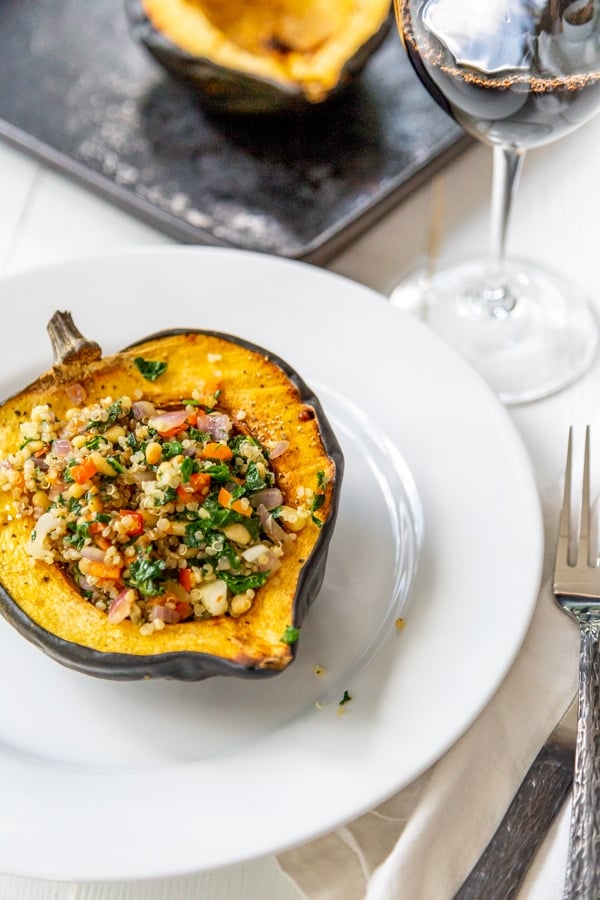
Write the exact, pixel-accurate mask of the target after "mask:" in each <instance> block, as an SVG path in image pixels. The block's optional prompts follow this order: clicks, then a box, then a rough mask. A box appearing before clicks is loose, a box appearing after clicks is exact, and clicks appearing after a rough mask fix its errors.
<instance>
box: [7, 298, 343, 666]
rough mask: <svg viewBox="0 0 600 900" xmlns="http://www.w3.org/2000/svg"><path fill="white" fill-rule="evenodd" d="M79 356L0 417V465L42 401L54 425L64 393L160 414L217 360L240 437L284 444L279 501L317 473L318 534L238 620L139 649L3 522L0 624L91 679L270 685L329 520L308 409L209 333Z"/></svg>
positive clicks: (296, 547)
mask: <svg viewBox="0 0 600 900" xmlns="http://www.w3.org/2000/svg"><path fill="white" fill-rule="evenodd" d="M58 315H62V314H58ZM89 347H90V345H89V342H86V344H85V346H84V348H83V350H77V351H75V353H74V355H73V356H72V357H71V358H70V359H68V360H67V361H66V362H63V363H60V362H59V363H58V364H56V365H55V366H54V367H53V369H51V370H50V371H49V372H47V373H45V374H44V375H42V376H40V378H39V379H38V380H37V381H36V382H34V383H33V384H32V385H29V386H28V387H27V388H25V389H24V390H23V391H22V392H20V393H19V394H18V395H17V396H16V397H13V398H11V399H9V400H7V401H5V402H4V403H3V404H2V406H0V456H2V457H4V456H6V455H7V454H8V452H10V449H12V448H13V447H14V438H15V434H16V433H18V424H19V420H20V419H21V417H22V416H23V415H24V414H25V413H26V412H27V411H28V410H30V409H31V407H32V406H33V405H35V404H37V403H40V402H46V401H47V400H48V399H49V398H51V400H50V402H52V404H53V408H55V410H56V411H57V413H58V414H59V415H60V413H61V411H62V406H64V407H65V408H66V407H67V406H68V405H70V404H69V402H68V400H67V399H66V398H65V397H64V394H65V391H64V388H65V387H66V386H68V385H69V384H73V383H78V384H82V385H83V386H84V387H85V388H86V390H88V400H87V401H86V402H91V401H92V400H94V399H99V398H100V397H101V396H105V395H106V394H107V393H112V394H113V395H118V394H119V393H120V394H125V393H127V392H128V391H130V390H133V389H135V387H137V388H141V389H142V390H143V391H144V396H145V397H146V398H148V399H150V400H155V401H156V402H161V401H162V402H164V403H165V404H166V403H168V400H169V398H171V399H172V400H174V399H175V398H178V399H179V400H180V399H181V396H182V395H183V396H189V395H190V387H191V386H192V384H193V383H196V382H197V380H198V378H199V377H201V376H202V374H203V373H204V374H207V368H206V358H207V356H208V355H209V354H210V355H211V356H212V355H213V354H214V356H217V357H220V359H219V362H218V365H219V367H220V370H221V372H222V388H223V392H222V398H223V403H222V405H223V408H224V409H225V410H228V411H230V412H231V414H232V416H234V417H235V416H236V412H239V410H240V409H244V413H245V416H244V419H245V421H246V422H247V425H245V426H244V427H245V428H246V427H247V431H248V433H250V434H252V435H254V436H255V437H256V438H258V440H261V441H265V440H269V439H273V440H275V441H277V440H279V439H283V436H284V434H285V435H286V437H289V439H290V447H289V449H288V451H286V453H284V454H282V455H281V456H280V457H278V458H277V459H274V460H273V461H272V466H273V469H274V471H275V473H276V478H277V483H278V486H279V487H280V489H281V490H282V492H283V493H284V498H285V497H291V496H292V494H293V492H294V491H295V489H296V487H297V486H298V485H299V484H301V483H302V480H303V479H305V480H306V479H309V478H310V477H311V476H312V475H314V473H315V472H316V471H318V470H320V471H325V472H326V474H327V478H328V481H329V483H328V486H327V491H326V500H325V503H324V505H323V506H322V507H321V508H320V509H319V512H318V515H319V517H320V518H321V519H322V522H323V524H322V527H321V528H317V527H316V526H315V525H313V524H312V523H309V524H307V525H306V526H305V528H304V529H302V531H301V532H299V533H298V539H297V541H295V542H294V543H293V545H292V549H291V550H290V555H289V558H288V554H287V553H286V555H285V557H284V560H283V565H282V568H281V569H280V570H279V572H278V573H277V574H278V575H280V574H281V579H279V580H278V585H275V584H274V583H273V584H272V583H271V580H270V581H268V582H267V583H266V584H265V585H264V586H263V587H262V588H261V589H259V590H258V591H257V593H256V598H255V601H254V604H253V606H252V607H251V609H250V610H249V612H248V613H246V614H244V615H243V616H241V617H239V618H232V617H230V616H218V617H215V618H213V619H208V620H203V621H194V622H182V623H179V624H178V625H173V626H167V627H165V628H164V629H163V631H160V632H155V633H154V634H153V635H150V636H146V637H142V636H141V635H140V632H139V628H137V626H135V625H133V623H131V622H130V621H128V620H126V621H124V622H122V623H120V624H118V625H114V624H113V625H111V624H109V623H108V621H107V618H106V614H105V613H103V612H100V611H99V610H97V609H96V608H95V607H94V606H93V605H92V604H90V603H89V602H88V601H87V600H85V598H83V597H82V596H81V595H80V594H79V593H78V591H77V590H76V589H75V588H74V586H73V585H72V584H71V583H70V582H69V581H68V580H67V579H66V577H65V575H64V574H63V572H62V571H61V569H60V568H59V567H58V566H56V565H47V564H46V563H43V562H41V561H37V560H32V559H31V558H30V557H28V555H27V553H26V551H25V550H24V544H25V542H26V540H27V537H28V535H29V533H30V531H31V528H32V520H29V519H13V520H12V521H8V522H6V521H4V522H2V523H0V612H1V613H2V614H3V616H4V617H5V618H6V619H7V621H8V622H10V624H11V625H13V627H14V628H15V629H16V630H17V631H18V632H20V633H21V634H22V635H23V636H24V637H25V638H27V640H29V641H30V642H32V643H33V644H35V645H37V646H38V647H39V648H40V649H42V650H43V651H44V652H45V653H46V654H48V655H49V656H50V657H52V658H54V659H55V660H57V661H58V662H60V663H62V664H63V665H65V666H67V667H69V668H72V669H75V670H77V671H79V672H83V673H85V674H88V675H92V676H96V677H101V678H106V679H113V680H139V679H150V678H168V679H176V680H180V681H201V680H204V679H206V678H210V677H213V676H216V675H221V676H236V677H242V678H255V679H257V678H267V677H271V676H273V675H276V674H277V673H278V672H281V671H282V670H283V669H285V668H286V667H287V666H288V665H289V664H290V663H291V662H292V660H293V659H294V657H295V653H296V647H297V644H296V643H293V644H288V643H285V642H283V641H281V637H282V636H283V633H284V631H285V628H286V627H287V626H293V627H295V628H298V629H299V628H300V627H301V625H302V623H303V621H304V618H305V616H306V614H307V612H308V610H309V609H310V606H311V605H312V603H313V602H314V600H315V599H316V596H317V594H318V592H319V590H320V588H321V585H322V582H323V578H324V575H325V567H326V562H327V553H328V549H329V544H330V541H331V537H332V534H333V528H334V524H335V519H336V516H337V510H338V503H339V495H340V488H341V481H342V474H343V468H344V460H343V455H342V451H341V448H340V446H339V443H338V441H337V439H336V437H335V435H334V433H333V431H332V429H331V426H330V425H329V422H328V421H327V418H326V417H325V414H324V412H323V409H322V407H321V405H320V403H319V401H318V399H317V398H316V397H315V396H314V394H313V393H312V391H311V390H310V389H309V388H308V386H307V385H306V384H305V382H304V381H303V380H302V379H301V378H300V376H299V375H298V374H297V373H296V372H295V370H293V369H292V368H291V367H290V366H289V365H288V364H287V363H286V362H285V361H283V360H281V359H280V358H278V357H277V356H274V355H273V354H270V353H268V352H267V351H265V350H264V349H262V348H260V347H258V346H256V345H254V344H252V343H250V342H248V341H245V340H243V339H240V338H237V337H233V336H231V335H226V334H222V333H220V332H212V331H201V330H194V329H184V330H183V329H182V330H174V331H168V332H160V333H157V334H154V335H151V336H150V337H149V338H145V339H143V340H142V341H140V342H139V343H136V344H135V345H132V346H130V347H128V348H126V349H125V350H124V351H122V352H121V353H119V354H116V355H115V356H113V357H107V358H104V359H102V358H99V355H100V351H99V348H97V352H96V350H94V351H93V352H92V353H91V354H90V352H89ZM140 355H141V356H144V357H145V358H147V359H161V360H163V361H165V362H167V363H168V369H167V373H168V377H165V378H164V379H163V378H159V379H157V380H156V381H154V382H147V381H144V379H143V378H142V377H141V375H140V374H139V372H138V371H137V369H136V367H135V366H134V364H133V359H134V357H136V356H140ZM213 365H214V364H213ZM161 381H162V384H161ZM92 386H96V388H97V389H98V393H97V394H96V395H92V394H91V392H90V388H91V387H92ZM263 401H264V402H263ZM252 404H254V405H252ZM288 453H289V456H288ZM286 457H287V459H286Z"/></svg>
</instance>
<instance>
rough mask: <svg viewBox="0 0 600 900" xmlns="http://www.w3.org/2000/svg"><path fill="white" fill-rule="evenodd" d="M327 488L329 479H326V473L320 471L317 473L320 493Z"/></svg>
mask: <svg viewBox="0 0 600 900" xmlns="http://www.w3.org/2000/svg"><path fill="white" fill-rule="evenodd" d="M326 487H327V478H326V477H325V472H322V471H321V470H319V471H318V472H317V488H318V489H319V490H320V491H324V490H325V488H326Z"/></svg>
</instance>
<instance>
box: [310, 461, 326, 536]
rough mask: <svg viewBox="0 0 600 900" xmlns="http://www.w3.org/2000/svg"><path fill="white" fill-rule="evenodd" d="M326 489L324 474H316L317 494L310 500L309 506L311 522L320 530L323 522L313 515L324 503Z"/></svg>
mask: <svg viewBox="0 0 600 900" xmlns="http://www.w3.org/2000/svg"><path fill="white" fill-rule="evenodd" d="M326 487H327V479H326V477H325V472H321V471H319V472H317V489H318V493H316V494H315V495H314V497H313V499H312V503H311V505H310V513H311V515H310V518H311V520H312V522H314V524H315V525H316V526H317V528H321V526H322V525H323V522H322V520H321V519H319V518H318V516H315V513H316V511H317V510H318V509H321V507H322V506H323V504H324V503H325V493H324V491H325V488H326Z"/></svg>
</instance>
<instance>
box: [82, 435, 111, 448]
mask: <svg viewBox="0 0 600 900" xmlns="http://www.w3.org/2000/svg"><path fill="white" fill-rule="evenodd" d="M105 441H106V438H105V437H104V436H103V435H101V434H95V435H94V437H92V438H90V439H89V441H86V442H85V446H86V447H88V449H90V450H97V449H98V448H99V447H100V446H101V445H102V444H103V443H105Z"/></svg>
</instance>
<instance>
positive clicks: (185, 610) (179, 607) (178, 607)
mask: <svg viewBox="0 0 600 900" xmlns="http://www.w3.org/2000/svg"><path fill="white" fill-rule="evenodd" d="M182 571H184V572H185V569H182ZM175 611H176V612H177V613H179V620H180V622H183V620H184V619H189V617H190V616H191V614H192V612H193V608H192V604H191V603H188V601H187V600H178V601H177V603H176V604H175Z"/></svg>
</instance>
